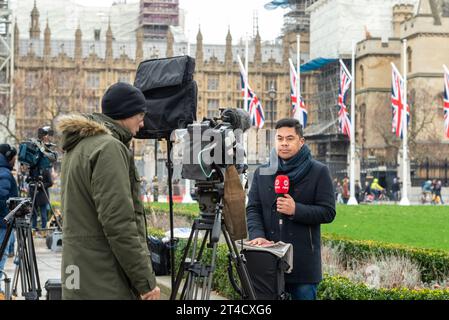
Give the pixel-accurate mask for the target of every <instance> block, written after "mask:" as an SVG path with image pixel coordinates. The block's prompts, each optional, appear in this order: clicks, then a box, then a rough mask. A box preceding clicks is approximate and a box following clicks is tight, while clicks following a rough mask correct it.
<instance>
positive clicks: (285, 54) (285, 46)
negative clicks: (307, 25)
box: [282, 34, 290, 66]
mask: <svg viewBox="0 0 449 320" xmlns="http://www.w3.org/2000/svg"><path fill="white" fill-rule="evenodd" d="M282 47H283V53H282V64H283V65H284V66H288V59H289V58H290V44H289V42H288V36H287V35H286V34H285V35H284V38H283V39H282Z"/></svg>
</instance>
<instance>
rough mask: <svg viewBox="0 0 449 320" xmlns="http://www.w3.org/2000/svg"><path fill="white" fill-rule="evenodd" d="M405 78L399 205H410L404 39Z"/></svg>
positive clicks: (405, 68) (405, 66)
mask: <svg viewBox="0 0 449 320" xmlns="http://www.w3.org/2000/svg"><path fill="white" fill-rule="evenodd" d="M402 43H403V56H404V61H403V66H404V69H403V79H404V91H403V94H404V103H403V109H404V110H403V113H402V115H403V116H402V126H403V130H404V131H403V132H404V136H403V139H402V176H403V177H402V197H401V201H400V202H399V205H401V206H409V205H410V200H409V199H408V168H407V162H408V161H407V160H408V150H407V145H408V128H407V125H408V123H407V40H406V39H404V40H403V42H402Z"/></svg>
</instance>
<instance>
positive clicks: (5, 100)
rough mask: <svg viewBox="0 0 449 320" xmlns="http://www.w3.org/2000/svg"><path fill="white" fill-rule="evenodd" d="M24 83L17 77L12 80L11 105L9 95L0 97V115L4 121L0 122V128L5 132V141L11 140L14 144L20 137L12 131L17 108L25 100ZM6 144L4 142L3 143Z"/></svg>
mask: <svg viewBox="0 0 449 320" xmlns="http://www.w3.org/2000/svg"><path fill="white" fill-rule="evenodd" d="M25 97H26V94H25V81H24V80H23V79H21V78H19V77H15V78H14V80H13V99H12V101H13V103H12V104H11V99H10V95H9V94H2V95H0V115H2V116H3V117H4V120H5V121H0V127H1V128H2V129H3V130H4V131H5V132H6V134H7V136H5V140H8V139H13V140H14V141H15V142H19V140H20V137H19V136H18V134H17V132H16V130H13V128H12V127H13V122H15V121H16V117H15V115H16V112H15V110H17V106H18V105H21V104H23V102H24V100H25ZM5 142H6V141H5Z"/></svg>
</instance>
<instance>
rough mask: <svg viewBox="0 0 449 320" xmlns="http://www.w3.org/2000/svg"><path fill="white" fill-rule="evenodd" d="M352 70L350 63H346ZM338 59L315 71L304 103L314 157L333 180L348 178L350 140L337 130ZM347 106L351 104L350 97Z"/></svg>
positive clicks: (307, 134)
mask: <svg viewBox="0 0 449 320" xmlns="http://www.w3.org/2000/svg"><path fill="white" fill-rule="evenodd" d="M344 62H345V64H346V65H347V66H349V67H350V64H351V63H350V61H346V60H345V61H344ZM339 72H340V65H339V62H338V60H335V61H334V62H331V63H328V64H326V65H324V66H322V67H320V68H319V69H317V70H314V71H312V72H311V73H310V74H309V75H308V76H309V77H311V79H310V81H309V83H310V84H311V88H308V90H307V96H306V99H305V103H306V105H307V106H309V112H310V120H311V121H310V125H309V126H308V127H307V128H306V130H305V137H306V139H307V141H308V143H309V145H311V147H312V150H313V153H314V156H315V158H316V159H317V160H318V161H321V162H323V163H326V164H327V166H328V167H329V170H330V172H331V175H332V176H333V177H334V178H340V179H341V178H343V177H344V176H345V175H347V160H348V159H347V153H348V148H349V140H348V139H347V137H345V136H344V135H343V134H341V133H340V132H339V128H338V110H339V107H338V104H337V100H338V94H339V90H338V87H339ZM346 104H347V105H349V104H350V97H347V99H346Z"/></svg>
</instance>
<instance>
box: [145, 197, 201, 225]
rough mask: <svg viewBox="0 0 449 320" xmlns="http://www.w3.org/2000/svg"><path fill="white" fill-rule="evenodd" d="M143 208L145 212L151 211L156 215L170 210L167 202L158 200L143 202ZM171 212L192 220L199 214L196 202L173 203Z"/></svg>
mask: <svg viewBox="0 0 449 320" xmlns="http://www.w3.org/2000/svg"><path fill="white" fill-rule="evenodd" d="M145 210H146V212H147V213H151V212H152V211H153V212H154V213H155V214H156V215H165V214H168V213H169V212H170V208H169V205H168V203H158V202H153V203H145ZM173 214H174V215H176V216H182V217H185V218H188V219H189V220H192V221H193V219H195V218H197V217H198V215H199V209H198V204H189V205H185V204H178V203H175V204H174V205H173Z"/></svg>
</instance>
